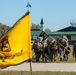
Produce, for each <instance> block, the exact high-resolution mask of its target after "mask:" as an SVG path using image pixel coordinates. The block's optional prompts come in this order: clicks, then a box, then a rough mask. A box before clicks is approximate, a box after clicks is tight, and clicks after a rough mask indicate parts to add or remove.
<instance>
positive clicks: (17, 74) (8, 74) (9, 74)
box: [0, 71, 76, 75]
mask: <svg viewBox="0 0 76 75" xmlns="http://www.w3.org/2000/svg"><path fill="white" fill-rule="evenodd" d="M0 75H30V72H28V71H0ZM32 75H76V72H51V71H46V72H44V71H35V72H32Z"/></svg>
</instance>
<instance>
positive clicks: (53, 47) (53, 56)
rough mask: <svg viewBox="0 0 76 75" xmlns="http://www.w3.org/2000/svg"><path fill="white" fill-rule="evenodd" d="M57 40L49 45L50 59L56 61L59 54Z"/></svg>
mask: <svg viewBox="0 0 76 75" xmlns="http://www.w3.org/2000/svg"><path fill="white" fill-rule="evenodd" d="M57 48H58V46H57V42H56V41H53V42H52V43H50V45H49V49H50V59H51V61H53V60H54V61H56V56H57Z"/></svg>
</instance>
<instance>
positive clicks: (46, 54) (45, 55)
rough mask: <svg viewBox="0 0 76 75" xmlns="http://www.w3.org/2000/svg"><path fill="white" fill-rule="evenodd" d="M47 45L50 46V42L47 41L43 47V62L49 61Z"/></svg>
mask: <svg viewBox="0 0 76 75" xmlns="http://www.w3.org/2000/svg"><path fill="white" fill-rule="evenodd" d="M49 44H50V41H49V40H47V42H46V45H45V49H44V57H45V62H47V59H49V57H50V50H49V49H48V48H49Z"/></svg>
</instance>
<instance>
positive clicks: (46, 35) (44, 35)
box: [39, 31, 49, 41]
mask: <svg viewBox="0 0 76 75" xmlns="http://www.w3.org/2000/svg"><path fill="white" fill-rule="evenodd" d="M48 36H49V35H48V34H46V33H45V32H44V31H42V32H41V33H40V35H39V37H43V41H44V40H45V39H46V38H48Z"/></svg>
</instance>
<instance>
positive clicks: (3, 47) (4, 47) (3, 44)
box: [0, 36, 11, 52]
mask: <svg viewBox="0 0 76 75" xmlns="http://www.w3.org/2000/svg"><path fill="white" fill-rule="evenodd" d="M0 51H3V52H10V51H11V49H10V45H9V41H8V37H7V36H6V37H4V38H3V39H2V40H1V41H0Z"/></svg>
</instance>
